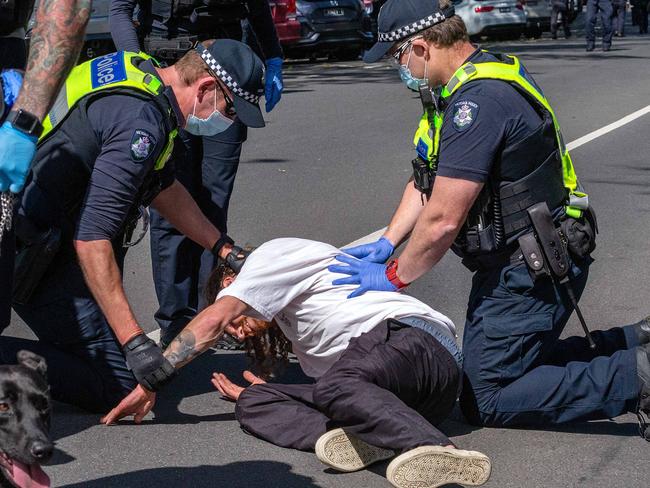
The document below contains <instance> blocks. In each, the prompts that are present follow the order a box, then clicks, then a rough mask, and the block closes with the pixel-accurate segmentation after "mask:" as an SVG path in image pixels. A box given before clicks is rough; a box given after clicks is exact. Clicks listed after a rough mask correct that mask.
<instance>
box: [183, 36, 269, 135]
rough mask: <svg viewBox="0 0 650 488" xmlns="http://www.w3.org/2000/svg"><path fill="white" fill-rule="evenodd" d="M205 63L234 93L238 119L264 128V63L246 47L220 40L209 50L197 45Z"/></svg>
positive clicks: (250, 125)
mask: <svg viewBox="0 0 650 488" xmlns="http://www.w3.org/2000/svg"><path fill="white" fill-rule="evenodd" d="M195 49H196V51H197V52H198V53H199V55H200V56H201V58H202V59H203V61H204V62H205V64H207V65H208V68H210V71H211V72H212V74H213V75H214V76H216V77H217V78H219V79H220V80H221V81H222V82H223V83H224V85H226V86H227V87H228V89H229V90H230V92H231V93H232V94H233V102H234V104H235V110H236V111H237V117H238V118H239V120H241V121H242V123H243V124H244V125H246V126H248V127H264V125H265V124H264V117H263V116H262V112H261V110H260V106H259V101H260V96H261V95H262V94H263V93H264V64H263V63H262V60H261V59H260V58H259V57H257V55H256V54H255V53H254V52H253V50H252V49H251V48H250V47H248V46H247V45H246V44H244V43H242V42H239V41H234V40H232V39H219V40H217V41H214V43H212V44H211V45H210V47H205V46H204V45H203V44H201V43H198V44H197V45H196V48H195Z"/></svg>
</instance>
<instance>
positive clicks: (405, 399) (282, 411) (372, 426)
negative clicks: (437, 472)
mask: <svg viewBox="0 0 650 488" xmlns="http://www.w3.org/2000/svg"><path fill="white" fill-rule="evenodd" d="M459 381H460V368H459V366H458V364H457V363H456V361H455V360H454V358H453V357H452V355H451V354H450V353H449V352H448V351H447V350H446V349H445V348H444V347H443V346H442V345H440V343H439V342H438V341H437V340H436V339H434V338H433V337H432V336H431V335H429V334H428V333H426V332H424V331H422V330H420V329H415V328H411V327H409V326H401V325H399V324H395V323H394V322H392V323H391V324H389V323H388V322H384V323H382V324H380V325H378V326H377V327H375V328H374V329H373V330H371V331H370V332H368V333H365V334H362V335H361V336H359V337H357V338H355V339H352V341H350V345H349V346H348V348H347V349H346V350H345V352H344V353H343V355H342V356H341V358H340V359H339V360H338V361H337V362H336V363H335V364H334V365H333V366H332V368H330V370H329V371H327V372H326V373H325V374H324V375H323V376H322V377H321V378H319V379H318V381H316V383H314V384H310V385H283V384H272V383H267V384H262V385H254V386H251V387H249V388H246V389H245V390H244V392H243V393H242V394H241V396H240V397H239V400H238V401H237V406H236V409H235V413H236V416H237V420H239V422H240V424H241V426H242V427H243V428H244V429H245V430H246V431H248V432H249V433H251V434H253V435H255V436H257V437H259V438H261V439H264V440H266V441H268V442H271V443H273V444H276V445H278V446H281V447H290V448H293V449H300V450H304V451H307V450H313V449H314V446H315V444H316V441H317V440H318V438H319V437H320V436H321V435H323V434H324V433H325V432H327V431H328V430H331V429H334V428H337V427H342V428H344V429H345V430H346V432H348V433H350V434H352V435H354V436H355V437H357V438H359V439H361V440H363V441H364V442H367V443H368V444H372V445H374V446H378V447H382V448H385V449H393V450H396V451H406V450H409V449H413V448H415V447H418V446H422V445H450V444H452V442H451V441H450V440H449V439H448V438H447V436H445V435H444V434H443V433H442V432H440V431H439V430H438V429H437V428H436V427H434V426H435V425H437V424H439V423H440V422H442V421H443V420H444V419H445V418H446V417H447V415H448V414H449V413H450V412H451V409H452V408H453V405H454V402H455V401H456V396H457V393H458V384H459Z"/></svg>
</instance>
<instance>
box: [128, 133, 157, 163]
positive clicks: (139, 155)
mask: <svg viewBox="0 0 650 488" xmlns="http://www.w3.org/2000/svg"><path fill="white" fill-rule="evenodd" d="M155 147H156V139H155V138H154V137H153V136H152V135H151V134H150V133H149V132H148V131H146V130H142V129H136V130H135V131H134V132H133V137H132V138H131V158H132V159H133V161H135V162H136V163H140V162H142V161H144V160H146V159H147V158H148V157H149V156H150V155H151V153H152V152H153V150H154V148H155Z"/></svg>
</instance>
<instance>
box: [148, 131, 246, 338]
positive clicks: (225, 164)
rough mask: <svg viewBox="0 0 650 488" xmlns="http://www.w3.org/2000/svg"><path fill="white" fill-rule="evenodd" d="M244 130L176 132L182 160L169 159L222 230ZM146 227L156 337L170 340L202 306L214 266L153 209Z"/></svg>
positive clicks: (225, 228)
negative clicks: (198, 134)
mask: <svg viewBox="0 0 650 488" xmlns="http://www.w3.org/2000/svg"><path fill="white" fill-rule="evenodd" d="M246 132H247V131H246V126H244V125H243V124H242V123H241V122H237V121H235V123H234V124H233V125H232V126H231V127H230V129H228V130H227V131H225V132H224V133H222V134H218V135H216V136H213V137H196V136H192V135H190V134H188V133H187V132H185V131H181V140H182V142H183V143H184V145H185V148H186V151H187V153H186V156H185V158H184V159H183V160H180V161H176V162H175V164H176V178H177V179H178V181H180V182H181V183H182V184H183V185H184V186H185V188H187V190H188V191H189V192H190V194H191V195H192V196H193V197H194V199H195V200H196V202H197V203H198V205H199V208H200V209H201V210H202V211H203V213H204V214H205V215H206V216H207V217H208V219H209V220H210V221H211V222H212V223H213V224H214V225H215V226H217V228H219V230H221V231H222V232H226V230H227V226H226V220H227V217H228V204H229V202H230V196H231V195H232V190H233V185H234V183H235V176H236V175H237V168H238V166H239V156H240V154H241V148H242V144H243V143H244V141H245V140H246ZM150 228H151V261H152V267H153V279H154V285H155V289H156V296H157V297H158V304H159V308H158V311H157V312H156V314H155V318H156V321H157V322H158V325H159V326H160V329H161V338H162V340H163V341H165V342H171V340H172V339H173V338H174V337H175V336H176V335H177V334H178V332H180V331H181V330H182V329H183V328H184V327H185V325H187V323H188V322H189V321H190V320H192V318H193V317H194V316H195V315H196V314H197V312H198V311H199V310H200V309H201V308H203V306H204V305H205V300H204V298H203V286H204V284H205V282H206V281H207V279H208V277H209V276H210V273H211V272H212V270H213V269H214V268H215V266H216V259H215V258H214V256H212V254H211V253H210V252H209V251H206V250H204V249H203V248H202V247H201V246H199V245H198V244H196V243H194V242H193V241H191V240H190V239H188V238H186V237H185V236H183V235H182V234H181V233H180V232H178V231H177V230H176V229H175V228H174V227H172V225H171V224H170V223H169V222H167V221H166V220H165V219H164V218H163V217H162V216H161V215H160V214H159V213H158V212H156V211H155V210H153V209H152V211H151V227H150Z"/></svg>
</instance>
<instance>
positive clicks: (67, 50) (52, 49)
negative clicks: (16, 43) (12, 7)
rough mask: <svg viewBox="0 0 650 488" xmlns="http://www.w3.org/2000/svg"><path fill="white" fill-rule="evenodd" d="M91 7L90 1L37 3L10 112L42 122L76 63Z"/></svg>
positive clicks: (57, 0)
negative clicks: (22, 76)
mask: <svg viewBox="0 0 650 488" xmlns="http://www.w3.org/2000/svg"><path fill="white" fill-rule="evenodd" d="M91 3H92V1H91V0H41V1H40V3H39V7H38V10H37V13H36V25H35V26H34V29H33V31H32V37H31V41H30V47H29V59H28V62H27V71H26V72H25V81H24V83H23V89H22V91H21V93H20V96H19V97H18V100H17V101H16V104H15V105H14V110H18V109H23V110H26V111H27V112H30V113H32V114H34V115H35V116H36V117H38V118H39V119H40V120H43V118H44V117H45V115H46V114H47V113H48V111H49V110H50V107H51V106H52V103H53V102H54V98H55V97H56V95H57V93H58V92H59V89H60V88H61V85H62V84H63V82H64V81H65V78H66V76H67V75H68V73H69V72H70V70H71V69H72V67H73V66H74V64H75V63H76V61H77V57H78V56H79V51H80V50H81V46H82V44H83V39H84V32H85V30H86V24H87V23H88V17H89V16H90V6H91Z"/></svg>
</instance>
